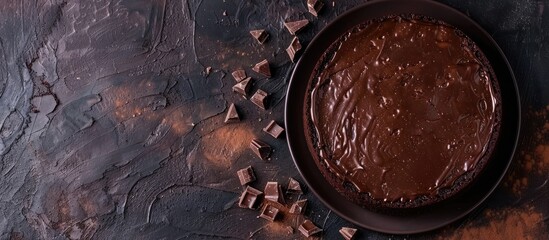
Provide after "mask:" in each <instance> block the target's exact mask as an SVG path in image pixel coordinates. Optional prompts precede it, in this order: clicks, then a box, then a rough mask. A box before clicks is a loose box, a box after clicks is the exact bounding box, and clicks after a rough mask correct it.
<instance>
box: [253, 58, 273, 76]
mask: <svg viewBox="0 0 549 240" xmlns="http://www.w3.org/2000/svg"><path fill="white" fill-rule="evenodd" d="M252 70H254V71H255V72H257V73H259V74H262V75H264V76H266V77H271V68H270V67H269V62H268V61H267V59H263V61H261V62H258V63H257V64H256V65H255V66H254V67H253V68H252Z"/></svg>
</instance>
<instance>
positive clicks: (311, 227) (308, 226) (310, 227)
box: [298, 220, 322, 237]
mask: <svg viewBox="0 0 549 240" xmlns="http://www.w3.org/2000/svg"><path fill="white" fill-rule="evenodd" d="M298 230H299V232H301V234H303V236H305V237H310V236H313V235H315V234H317V233H319V232H322V229H321V228H319V227H317V226H316V225H315V224H314V223H313V222H311V221H310V220H305V221H304V222H303V223H302V224H301V225H299V228H298Z"/></svg>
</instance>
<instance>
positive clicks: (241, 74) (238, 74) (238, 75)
mask: <svg viewBox="0 0 549 240" xmlns="http://www.w3.org/2000/svg"><path fill="white" fill-rule="evenodd" d="M231 74H232V75H233V78H234V80H236V82H241V81H242V80H244V79H245V78H246V72H245V71H244V70H243V69H238V70H235V71H234V72H233V73H231Z"/></svg>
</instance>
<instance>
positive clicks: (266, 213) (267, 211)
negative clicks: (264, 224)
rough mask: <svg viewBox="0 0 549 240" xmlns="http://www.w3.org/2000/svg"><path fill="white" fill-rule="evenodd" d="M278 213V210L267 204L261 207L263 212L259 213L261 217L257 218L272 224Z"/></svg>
mask: <svg viewBox="0 0 549 240" xmlns="http://www.w3.org/2000/svg"><path fill="white" fill-rule="evenodd" d="M279 211H280V210H279V209H278V208H276V207H274V206H273V205H271V204H267V205H265V207H263V210H262V211H261V215H259V217H260V218H264V219H267V220H269V221H271V222H274V220H275V219H276V216H277V215H278V212H279Z"/></svg>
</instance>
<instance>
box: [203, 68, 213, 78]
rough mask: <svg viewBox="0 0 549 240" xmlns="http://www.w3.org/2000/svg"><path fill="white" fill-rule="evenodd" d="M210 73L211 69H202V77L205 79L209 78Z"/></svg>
mask: <svg viewBox="0 0 549 240" xmlns="http://www.w3.org/2000/svg"><path fill="white" fill-rule="evenodd" d="M211 72H212V67H206V69H204V76H205V77H207V76H209V75H210V73H211Z"/></svg>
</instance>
